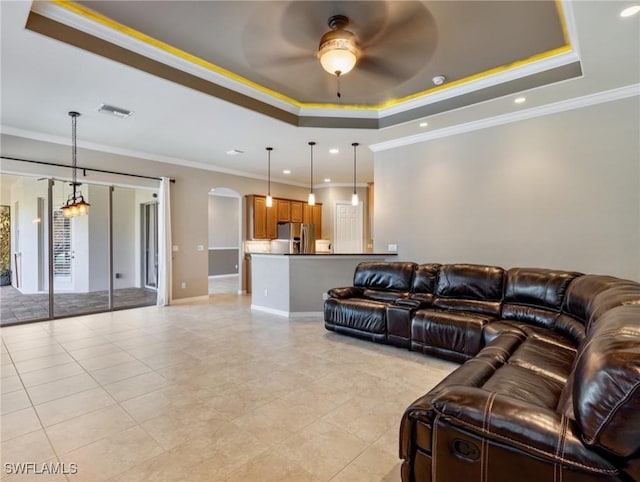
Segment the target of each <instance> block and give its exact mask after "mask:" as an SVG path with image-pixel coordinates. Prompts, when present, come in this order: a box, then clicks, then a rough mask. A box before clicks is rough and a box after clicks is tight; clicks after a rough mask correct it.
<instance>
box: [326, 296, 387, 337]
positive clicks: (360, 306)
mask: <svg viewBox="0 0 640 482" xmlns="http://www.w3.org/2000/svg"><path fill="white" fill-rule="evenodd" d="M386 307H387V304H386V303H382V302H379V301H372V300H365V299H363V298H350V299H346V300H338V299H335V298H329V299H328V300H326V301H325V304H324V313H325V315H324V319H325V323H329V324H331V325H336V326H343V327H346V328H350V329H352V330H359V331H364V332H367V333H376V334H386V331H387V324H386V316H385V315H386Z"/></svg>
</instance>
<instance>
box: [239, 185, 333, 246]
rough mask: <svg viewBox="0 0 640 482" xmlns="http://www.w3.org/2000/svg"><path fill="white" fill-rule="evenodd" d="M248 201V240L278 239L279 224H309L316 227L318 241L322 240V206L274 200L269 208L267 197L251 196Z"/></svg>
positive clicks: (288, 200) (289, 200)
mask: <svg viewBox="0 0 640 482" xmlns="http://www.w3.org/2000/svg"><path fill="white" fill-rule="evenodd" d="M245 199H246V208H247V215H246V224H247V239H276V238H277V237H278V223H289V222H291V223H309V224H314V225H315V232H316V239H321V238H322V204H316V205H315V206H309V205H308V204H307V203H305V202H302V201H294V200H291V199H274V200H273V207H270V208H268V207H267V199H266V197H265V196H261V195H258V194H251V195H248V196H245Z"/></svg>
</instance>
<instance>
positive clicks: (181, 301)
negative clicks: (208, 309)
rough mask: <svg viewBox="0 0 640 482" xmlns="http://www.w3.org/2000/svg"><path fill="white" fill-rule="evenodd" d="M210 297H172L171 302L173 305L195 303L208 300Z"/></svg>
mask: <svg viewBox="0 0 640 482" xmlns="http://www.w3.org/2000/svg"><path fill="white" fill-rule="evenodd" d="M208 299H209V295H204V296H193V297H191V298H178V299H171V304H172V305H187V304H189V303H194V302H196V301H206V300H208Z"/></svg>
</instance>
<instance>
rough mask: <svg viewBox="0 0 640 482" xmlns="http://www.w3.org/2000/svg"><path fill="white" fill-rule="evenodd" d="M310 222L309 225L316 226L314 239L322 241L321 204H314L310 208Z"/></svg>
mask: <svg viewBox="0 0 640 482" xmlns="http://www.w3.org/2000/svg"><path fill="white" fill-rule="evenodd" d="M312 207H313V210H312V213H313V214H312V221H311V224H315V226H316V239H322V204H316V205H315V206H312Z"/></svg>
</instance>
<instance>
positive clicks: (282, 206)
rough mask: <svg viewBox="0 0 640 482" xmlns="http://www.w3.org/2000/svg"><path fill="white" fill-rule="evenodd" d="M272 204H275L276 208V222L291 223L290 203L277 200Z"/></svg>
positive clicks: (285, 200)
mask: <svg viewBox="0 0 640 482" xmlns="http://www.w3.org/2000/svg"><path fill="white" fill-rule="evenodd" d="M274 204H277V206H278V222H279V223H288V222H291V201H289V200H287V199H278V200H277V202H276V203H274Z"/></svg>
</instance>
